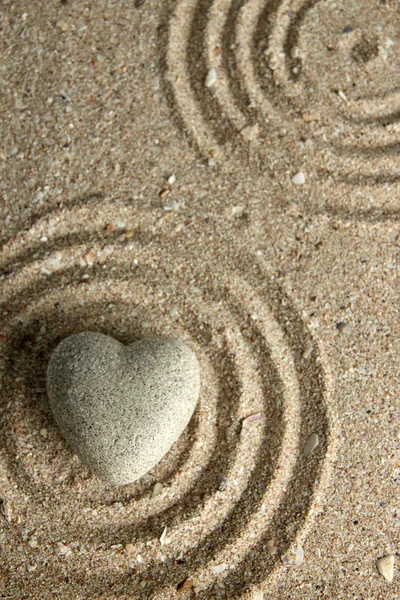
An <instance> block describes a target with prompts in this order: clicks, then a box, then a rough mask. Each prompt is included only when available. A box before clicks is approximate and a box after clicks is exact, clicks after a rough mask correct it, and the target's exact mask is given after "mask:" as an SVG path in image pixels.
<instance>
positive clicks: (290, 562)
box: [282, 546, 304, 567]
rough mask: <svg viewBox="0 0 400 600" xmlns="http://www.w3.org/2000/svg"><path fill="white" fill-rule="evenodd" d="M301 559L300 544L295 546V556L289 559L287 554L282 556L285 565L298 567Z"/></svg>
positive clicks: (302, 557)
mask: <svg viewBox="0 0 400 600" xmlns="http://www.w3.org/2000/svg"><path fill="white" fill-rule="evenodd" d="M303 560H304V552H303V548H302V547H301V546H297V550H296V554H295V558H293V559H291V558H289V557H287V556H284V557H283V558H282V563H283V564H284V565H285V566H286V567H298V566H299V565H301V563H302V562H303Z"/></svg>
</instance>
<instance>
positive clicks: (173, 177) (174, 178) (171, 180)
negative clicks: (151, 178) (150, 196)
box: [168, 175, 176, 185]
mask: <svg viewBox="0 0 400 600" xmlns="http://www.w3.org/2000/svg"><path fill="white" fill-rule="evenodd" d="M175 181H176V177H175V175H170V176H169V177H168V185H174V183H175Z"/></svg>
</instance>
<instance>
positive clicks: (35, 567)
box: [9, 563, 37, 598]
mask: <svg viewBox="0 0 400 600" xmlns="http://www.w3.org/2000/svg"><path fill="white" fill-rule="evenodd" d="M36 569H37V565H32V564H31V563H28V564H27V565H26V570H27V571H28V573H32V572H33V571H35V570H36ZM9 598H11V596H9Z"/></svg>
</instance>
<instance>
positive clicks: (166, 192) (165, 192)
mask: <svg viewBox="0 0 400 600" xmlns="http://www.w3.org/2000/svg"><path fill="white" fill-rule="evenodd" d="M170 192H171V190H170V189H168V188H164V189H163V190H160V192H159V194H158V195H159V196H160V198H165V196H168V194H169V193H170Z"/></svg>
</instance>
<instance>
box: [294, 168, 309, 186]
mask: <svg viewBox="0 0 400 600" xmlns="http://www.w3.org/2000/svg"><path fill="white" fill-rule="evenodd" d="M305 182H306V178H305V175H304V173H303V172H302V171H299V173H296V175H294V176H293V177H292V183H294V184H295V185H303V183H305Z"/></svg>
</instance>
